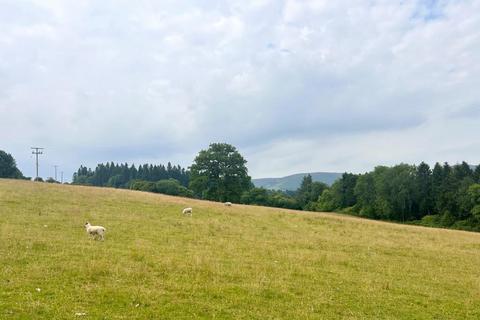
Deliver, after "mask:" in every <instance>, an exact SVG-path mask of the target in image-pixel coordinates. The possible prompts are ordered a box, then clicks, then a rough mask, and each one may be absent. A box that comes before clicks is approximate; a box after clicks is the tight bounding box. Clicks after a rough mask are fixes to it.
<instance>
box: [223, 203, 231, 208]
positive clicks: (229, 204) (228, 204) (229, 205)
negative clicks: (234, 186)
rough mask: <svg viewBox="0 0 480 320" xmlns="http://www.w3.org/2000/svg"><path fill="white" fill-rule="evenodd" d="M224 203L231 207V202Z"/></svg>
mask: <svg viewBox="0 0 480 320" xmlns="http://www.w3.org/2000/svg"><path fill="white" fill-rule="evenodd" d="M224 205H226V206H227V207H231V206H232V203H231V202H225V203H224Z"/></svg>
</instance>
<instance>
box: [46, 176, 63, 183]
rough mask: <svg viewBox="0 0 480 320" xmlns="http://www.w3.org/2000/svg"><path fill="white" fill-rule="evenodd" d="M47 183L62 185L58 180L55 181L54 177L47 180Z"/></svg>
mask: <svg viewBox="0 0 480 320" xmlns="http://www.w3.org/2000/svg"><path fill="white" fill-rule="evenodd" d="M45 182H47V183H60V182H58V181H57V180H55V179H53V178H52V177H49V178H48V179H47V180H45Z"/></svg>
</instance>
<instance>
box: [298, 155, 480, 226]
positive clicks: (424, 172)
mask: <svg viewBox="0 0 480 320" xmlns="http://www.w3.org/2000/svg"><path fill="white" fill-rule="evenodd" d="M316 195H317V194H315V195H314V196H316ZM307 207H308V208H309V209H314V210H317V211H340V212H345V213H349V214H354V215H358V216H362V217H366V218H371V219H380V220H390V221H401V222H410V223H417V224H422V225H430V226H443V227H451V228H459V229H466V230H476V231H480V166H477V167H476V168H475V170H473V169H472V167H470V166H469V165H468V164H467V163H465V162H462V163H461V164H457V165H454V166H450V165H449V164H448V163H444V164H443V165H442V164H439V163H436V164H435V166H434V167H433V169H431V168H430V167H429V165H428V164H426V163H424V162H422V163H420V165H418V166H414V165H408V164H399V165H396V166H393V167H386V166H378V167H376V168H375V169H374V170H373V171H371V172H367V173H365V174H358V175H357V174H351V173H344V174H343V175H342V177H341V178H340V179H338V180H337V181H336V182H335V183H334V184H333V185H332V186H331V187H329V188H326V189H325V190H323V191H322V193H321V194H320V195H319V196H318V198H317V200H313V201H311V202H309V203H308V204H307Z"/></svg>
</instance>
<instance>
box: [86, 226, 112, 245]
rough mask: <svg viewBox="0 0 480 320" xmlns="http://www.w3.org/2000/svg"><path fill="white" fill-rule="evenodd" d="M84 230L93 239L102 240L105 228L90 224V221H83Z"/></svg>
mask: <svg viewBox="0 0 480 320" xmlns="http://www.w3.org/2000/svg"><path fill="white" fill-rule="evenodd" d="M85 230H86V231H87V233H88V234H89V235H90V236H92V238H93V239H95V240H96V239H97V238H100V239H101V240H102V241H103V240H105V231H106V230H107V229H105V228H104V227H102V226H92V225H91V224H90V222H88V221H87V223H85Z"/></svg>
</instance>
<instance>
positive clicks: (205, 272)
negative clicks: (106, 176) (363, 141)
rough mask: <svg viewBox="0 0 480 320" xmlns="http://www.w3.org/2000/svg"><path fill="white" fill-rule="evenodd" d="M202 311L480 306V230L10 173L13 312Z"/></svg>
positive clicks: (5, 299)
mask: <svg viewBox="0 0 480 320" xmlns="http://www.w3.org/2000/svg"><path fill="white" fill-rule="evenodd" d="M185 206H192V207H193V208H194V212H193V216H192V217H184V216H182V214H181V209H182V208H183V207H185ZM87 220H88V221H90V222H91V223H92V224H100V225H103V226H105V227H106V228H107V236H106V241H104V242H101V241H93V240H90V239H89V238H88V236H87V234H86V233H85V230H84V228H83V224H84V223H85V221H87ZM190 318H203V319H480V234H476V233H468V232H462V231H453V230H441V229H428V228H422V227H415V226H404V225H397V224H390V223H384V222H377V221H369V220H362V219H357V218H353V217H346V216H341V215H335V214H322V213H308V212H296V211H289V210H281V209H274V208H263V207H255V206H241V205H234V206H233V207H225V206H223V205H221V204H218V203H212V202H206V201H197V200H191V199H183V198H176V197H169V196H163V195H157V194H149V193H142V192H132V191H127V190H114V189H106V188H105V189H102V188H90V187H79V186H67V185H65V186H62V185H52V184H45V183H33V182H28V181H13V180H0V319H190Z"/></svg>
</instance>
